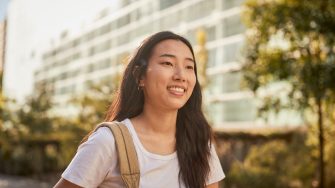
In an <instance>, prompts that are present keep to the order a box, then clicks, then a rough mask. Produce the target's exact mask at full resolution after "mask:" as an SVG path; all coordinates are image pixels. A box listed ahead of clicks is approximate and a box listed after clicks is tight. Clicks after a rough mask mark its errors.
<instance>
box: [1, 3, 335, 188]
mask: <svg viewBox="0 0 335 188" xmlns="http://www.w3.org/2000/svg"><path fill="white" fill-rule="evenodd" d="M162 30H170V31H173V32H175V33H178V34H181V35H182V36H184V37H186V38H187V39H188V40H189V41H190V42H191V43H192V45H193V46H194V49H195V55H196V60H197V66H198V69H199V70H198V74H199V80H200V83H201V86H202V90H203V100H204V104H203V105H204V111H205V113H206V116H207V118H208V120H209V121H210V124H211V125H212V127H213V130H214V132H215V140H216V148H217V153H218V155H219V158H220V160H221V164H222V167H223V169H224V172H225V174H226V178H225V179H224V180H223V181H222V182H221V184H220V187H222V188H248V187H255V188H270V187H271V188H277V187H278V188H282V187H289V188H309V187H320V188H326V187H327V188H333V187H335V172H334V170H333V169H335V142H334V136H335V35H334V34H335V1H333V0H322V1H309V0H136V1H135V0H94V1H93V0H71V1H66V0H58V1H51V0H0V73H1V75H0V78H1V85H0V86H1V87H0V89H1V95H0V111H1V122H0V187H51V186H52V185H54V184H55V182H56V181H57V180H58V179H59V178H60V174H61V172H62V171H63V170H64V169H65V168H66V166H67V165H68V164H69V162H70V161H71V159H72V157H73V156H74V154H75V152H76V149H77V147H78V144H79V142H80V141H81V139H82V138H83V137H84V136H85V135H86V134H87V133H88V132H89V131H90V130H91V129H92V128H93V127H94V126H95V125H96V124H98V123H99V122H101V121H103V120H104V115H105V112H106V110H107V108H108V106H109V104H110V103H111V102H112V101H113V96H114V93H115V91H116V89H117V88H118V85H119V81H120V78H121V76H122V72H123V70H124V68H125V66H126V64H127V59H128V58H129V56H131V55H132V54H133V52H134V50H135V49H136V48H137V47H138V46H139V44H140V43H141V41H142V40H143V39H144V38H146V37H148V36H149V35H151V34H153V33H155V32H158V31H162Z"/></svg>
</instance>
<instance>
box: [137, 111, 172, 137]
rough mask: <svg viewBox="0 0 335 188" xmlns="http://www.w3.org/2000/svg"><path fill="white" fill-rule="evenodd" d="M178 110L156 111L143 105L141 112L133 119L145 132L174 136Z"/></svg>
mask: <svg viewBox="0 0 335 188" xmlns="http://www.w3.org/2000/svg"><path fill="white" fill-rule="evenodd" d="M177 113H178V110H158V109H157V108H153V107H152V106H150V105H144V107H143V112H142V113H141V114H140V115H139V116H137V117H135V118H133V121H135V122H137V124H138V125H140V126H141V127H142V128H143V129H144V130H145V131H147V132H149V133H156V134H157V133H158V134H164V135H167V134H168V135H173V136H174V135H175V133H176V122H177Z"/></svg>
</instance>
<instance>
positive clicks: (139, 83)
mask: <svg viewBox="0 0 335 188" xmlns="http://www.w3.org/2000/svg"><path fill="white" fill-rule="evenodd" d="M138 85H139V86H140V87H143V86H144V79H143V77H142V78H141V79H140V80H139V82H138Z"/></svg>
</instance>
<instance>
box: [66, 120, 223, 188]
mask: <svg viewBox="0 0 335 188" xmlns="http://www.w3.org/2000/svg"><path fill="white" fill-rule="evenodd" d="M123 123H124V124H125V125H126V126H127V128H128V130H129V132H130V134H131V136H132V138H133V141H134V145H135V149H136V152H137V156H138V161H139V166H140V173H141V177H140V187H141V188H157V187H160V188H165V187H166V188H174V187H176V188H177V187H182V188H183V187H185V186H184V185H183V183H182V181H181V185H180V186H179V181H178V174H179V165H178V158H177V152H174V153H172V154H169V155H158V154H154V153H150V152H149V151H147V150H146V149H145V148H144V147H143V145H142V144H141V142H140V140H139V138H138V136H137V134H136V132H135V129H134V127H133V125H132V123H131V121H130V120H129V119H125V120H124V121H123ZM211 148H212V149H211V158H210V175H209V178H208V181H207V184H208V185H209V184H211V183H215V182H218V181H220V180H222V179H223V178H224V177H225V175H224V173H223V170H222V167H221V164H220V161H219V159H218V156H217V154H216V151H215V148H214V147H211ZM62 178H64V179H66V180H68V181H70V182H72V183H74V184H77V185H79V186H82V187H88V188H91V187H101V188H105V187H106V188H107V187H109V188H110V187H112V188H121V187H125V186H124V184H123V182H122V179H121V176H120V170H119V164H118V156H117V151H116V147H115V140H114V136H113V134H112V132H111V131H110V130H109V128H107V127H101V128H99V129H98V130H97V131H96V132H95V133H93V134H92V135H91V136H90V137H89V139H88V140H87V141H86V142H85V143H83V144H82V145H81V146H79V148H78V152H77V154H76V155H75V156H74V158H73V159H72V161H71V163H70V164H69V166H68V167H67V168H66V170H65V171H64V172H63V174H62Z"/></svg>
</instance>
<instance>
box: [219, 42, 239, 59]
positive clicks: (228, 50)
mask: <svg viewBox="0 0 335 188" xmlns="http://www.w3.org/2000/svg"><path fill="white" fill-rule="evenodd" d="M242 45H243V42H237V43H232V44H227V45H225V46H223V62H236V61H238V60H239V58H240V57H241V51H242Z"/></svg>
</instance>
